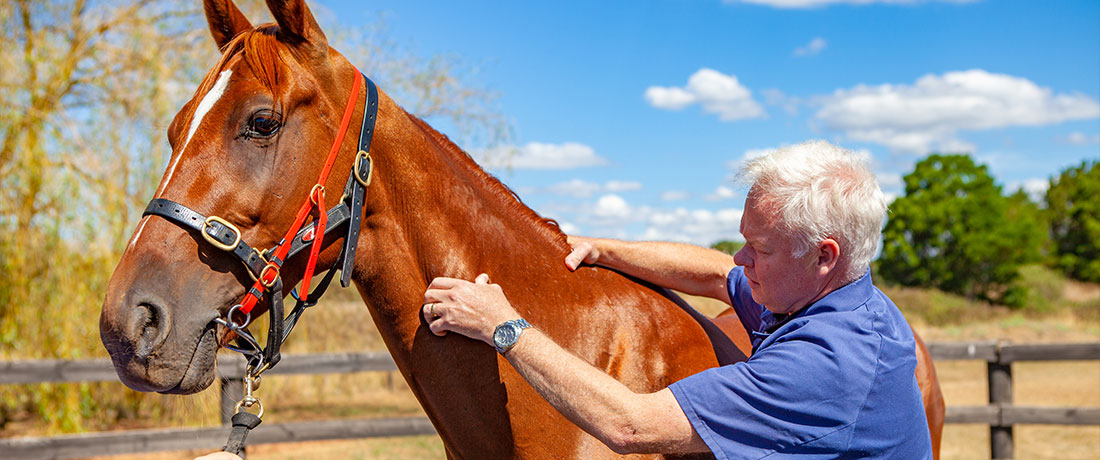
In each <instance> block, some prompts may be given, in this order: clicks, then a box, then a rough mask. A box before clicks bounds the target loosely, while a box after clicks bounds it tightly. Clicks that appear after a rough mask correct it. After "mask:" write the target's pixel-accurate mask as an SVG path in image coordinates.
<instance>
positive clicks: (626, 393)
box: [423, 274, 708, 454]
mask: <svg viewBox="0 0 1100 460" xmlns="http://www.w3.org/2000/svg"><path fill="white" fill-rule="evenodd" d="M424 302H425V305H424V308H423V315H424V318H425V319H426V320H427V321H428V325H429V327H430V328H431V330H432V332H433V333H435V334H437V335H444V334H446V333H447V331H454V332H458V333H460V334H462V335H465V336H467V337H470V338H473V339H477V340H481V341H483V342H485V343H488V344H491V343H492V334H493V330H494V329H495V327H496V326H497V325H498V324H501V323H503V322H505V321H508V320H512V319H516V318H519V314H518V313H516V311H515V309H513V308H512V306H511V305H510V304H509V303H508V300H507V299H506V298H505V297H504V293H503V291H502V290H501V289H500V286H498V285H495V284H489V277H488V276H487V275H484V274H482V275H480V276H478V277H477V279H476V280H475V282H474V283H470V282H468V281H464V280H459V279H453V278H436V279H435V280H433V281H432V284H431V285H430V286H429V287H428V290H427V292H425V294H424ZM505 358H507V359H508V361H509V362H510V363H511V364H512V367H514V368H515V369H516V370H517V371H518V372H519V373H520V375H522V376H523V378H524V379H526V380H527V382H528V383H530V384H531V386H532V387H534V388H535V390H536V391H538V393H539V394H540V395H542V397H543V398H545V399H546V400H547V401H548V402H550V404H551V405H552V406H554V408H555V409H557V410H558V411H559V412H561V413H562V415H565V417H566V418H567V419H569V420H570V421H572V422H573V423H574V424H576V425H577V426H579V427H580V428H581V429H583V430H584V431H586V432H588V433H589V434H591V435H592V436H594V437H596V438H597V439H599V440H600V441H602V442H603V443H604V444H606V445H607V446H608V447H610V448H611V449H612V450H614V451H615V452H618V453H621V454H624V453H635V452H639V453H640V452H646V453H651V452H662V453H687V452H706V451H708V449H707V446H706V444H705V443H704V442H703V440H702V438H700V437H699V435H698V434H697V433H696V432H695V430H694V429H693V428H692V427H691V423H690V422H689V421H688V419H687V416H686V415H684V412H683V410H682V409H681V408H680V405H679V403H678V402H677V401H676V398H675V396H673V394H672V391H671V390H669V389H668V388H665V389H663V390H661V391H658V392H656V393H649V394H638V393H635V392H633V391H632V390H630V389H629V388H627V387H626V386H625V385H623V384H622V383H621V382H619V381H617V380H615V379H614V378H612V377H611V376H609V375H607V374H606V373H604V372H603V371H602V370H600V369H597V368H596V367H594V366H592V365H591V364H588V363H587V362H585V361H583V360H581V359H580V358H578V357H577V356H576V355H573V354H572V353H570V352H568V351H567V350H565V349H563V348H561V347H560V346H559V345H557V344H556V343H554V341H553V340H552V339H550V337H548V336H546V335H545V334H543V333H542V332H540V331H539V330H538V329H537V328H530V329H525V330H524V332H523V333H522V334H521V335H520V338H519V341H518V342H516V345H515V346H514V347H513V348H512V349H511V350H508V351H507V352H506V353H505Z"/></svg>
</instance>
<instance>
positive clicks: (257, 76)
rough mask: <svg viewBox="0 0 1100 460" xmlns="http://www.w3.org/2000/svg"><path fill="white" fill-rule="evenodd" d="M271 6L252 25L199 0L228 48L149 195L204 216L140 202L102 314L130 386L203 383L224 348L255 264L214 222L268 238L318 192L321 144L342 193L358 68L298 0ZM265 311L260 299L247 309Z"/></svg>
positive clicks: (285, 276) (183, 117)
mask: <svg viewBox="0 0 1100 460" xmlns="http://www.w3.org/2000/svg"><path fill="white" fill-rule="evenodd" d="M267 3H268V7H269V9H270V10H271V12H272V14H273V15H274V17H275V20H276V24H265V25H260V26H258V27H253V26H252V24H251V23H250V22H249V21H248V20H247V19H246V18H245V17H244V15H243V14H242V13H241V12H240V10H239V9H238V8H237V7H236V6H235V5H234V4H233V2H232V0H205V1H204V6H205V11H206V17H207V20H208V22H209V25H210V31H211V33H212V35H213V38H214V41H215V42H216V43H217V45H218V47H219V49H221V50H222V53H223V54H222V56H221V58H220V59H219V61H218V63H217V64H216V65H215V66H214V67H213V68H212V69H211V70H210V72H209V73H208V74H207V75H206V77H205V78H204V80H203V81H202V83H201V84H200V85H199V87H198V89H197V90H196V92H195V94H194V96H192V98H191V100H190V101H188V102H187V103H186V104H185V105H184V106H183V108H182V109H181V110H180V111H179V113H178V114H176V116H175V119H174V120H173V121H172V123H171V125H170V126H169V127H168V131H167V137H168V142H169V143H170V144H171V146H172V156H171V158H170V161H169V165H168V167H167V169H166V171H165V173H164V176H163V177H162V179H161V181H160V185H159V187H158V188H157V191H156V193H155V195H154V198H155V200H154V202H156V201H158V200H166V202H174V203H181V204H183V205H184V206H186V207H187V208H189V209H191V210H194V211H195V213H197V214H201V215H205V216H210V218H209V219H208V220H206V221H204V222H200V223H199V224H198V225H199V227H198V228H199V231H195V228H191V229H188V228H186V227H184V226H181V225H179V224H177V223H173V222H170V221H169V220H168V219H166V218H164V217H162V216H159V215H148V213H147V215H146V216H144V217H143V218H142V219H141V221H140V222H139V224H138V226H137V229H136V230H135V231H134V234H133V236H132V237H131V239H130V241H129V244H128V246H127V247H126V250H125V252H124V253H123V255H122V258H121V260H120V261H119V264H118V267H117V268H116V269H115V272H114V274H113V275H112V277H111V280H110V284H109V285H108V288H107V294H106V299H105V300H104V304H103V310H102V313H101V316H100V336H101V338H102V340H103V344H104V346H105V347H106V349H107V350H108V352H109V353H110V355H111V359H112V360H113V362H114V366H115V368H116V370H117V371H118V374H119V376H120V377H121V379H122V381H123V382H124V383H126V385H128V386H129V387H131V388H133V389H136V390H141V391H157V392H162V393H183V394H188V393H194V392H197V391H200V390H202V389H204V388H206V387H207V386H209V385H210V384H211V382H213V379H214V375H215V373H214V370H215V354H216V352H217V349H218V347H219V346H221V345H225V344H227V343H228V341H229V340H231V339H232V338H233V336H234V335H235V334H233V333H232V332H231V331H230V330H229V329H227V328H226V327H225V326H224V325H219V324H218V323H217V322H215V319H218V318H223V317H225V316H226V315H227V314H228V312H229V310H230V309H231V308H232V307H233V306H235V305H238V304H240V303H241V299H242V298H243V297H245V295H246V291H247V290H248V286H251V285H253V279H252V278H253V277H254V276H255V275H256V274H255V273H253V270H250V269H249V268H248V267H246V266H245V265H244V264H242V263H241V261H240V260H239V259H238V258H234V256H233V255H232V252H231V251H227V250H226V248H228V247H229V246H230V245H231V244H235V243H228V242H227V241H224V240H221V241H219V240H217V239H214V238H210V237H207V236H203V234H202V233H203V231H205V230H207V229H210V228H215V227H216V230H220V231H224V232H225V233H227V234H228V235H229V238H228V239H230V240H232V239H234V238H239V239H240V240H243V241H247V242H249V243H250V244H252V245H253V247H256V248H268V247H273V246H276V244H277V243H278V242H279V241H280V239H281V238H282V237H283V236H284V235H283V232H284V231H286V229H287V228H288V227H290V226H291V225H292V222H294V221H295V219H296V212H297V211H299V207H300V206H301V205H302V203H303V200H307V199H314V198H320V195H322V194H323V191H324V189H322V190H319V191H318V190H316V187H314V186H315V184H316V183H317V182H316V181H315V180H314V179H315V178H316V177H317V172H318V171H321V170H322V169H323V168H324V164H325V162H326V161H325V160H326V157H325V152H328V151H329V150H330V148H331V149H332V151H333V152H334V153H335V154H336V155H337V156H338V157H339V158H340V160H341V161H337V162H336V164H335V166H333V169H332V172H333V174H332V175H331V177H332V178H333V179H331V181H330V182H331V184H330V183H328V182H326V183H324V185H325V186H326V187H325V189H329V190H337V191H339V190H340V189H341V188H342V187H343V186H344V182H343V181H344V180H345V179H346V178H347V177H348V174H350V171H351V169H352V167H351V164H352V158H353V157H354V155H355V152H356V148H355V145H353V144H354V142H344V143H341V142H339V141H337V140H336V139H338V138H339V139H342V136H343V134H342V133H338V132H337V125H338V124H339V122H340V120H341V115H342V114H345V113H349V112H350V109H352V108H353V107H352V105H353V104H354V105H355V107H361V106H363V104H364V102H362V101H365V96H363V95H362V94H358V92H357V88H355V87H353V86H352V85H351V82H352V77H353V76H355V77H357V76H358V71H357V70H356V69H355V68H354V66H352V65H351V64H350V63H349V62H347V60H346V59H344V58H343V57H342V56H340V55H339V53H337V52H335V51H334V50H332V49H331V48H330V47H329V45H328V43H327V40H326V38H325V35H324V33H323V32H322V31H321V29H320V28H319V27H318V25H317V22H316V21H315V20H314V18H313V16H312V14H311V12H310V11H309V8H307V7H306V5H305V3H304V1H303V0H286V1H279V0H268V2H267ZM356 81H358V80H356ZM353 91H356V92H353ZM355 94H358V96H356V95H355ZM349 99H351V101H349ZM344 118H347V117H346V116H345V117H344ZM354 129H357V127H355V128H353V130H354ZM351 134H353V133H349V136H348V137H353V136H351ZM333 144H336V145H333ZM357 161H358V160H357ZM329 185H331V186H329ZM333 201H334V200H333ZM330 203H331V201H330ZM320 212H321V213H323V212H324V210H321V211H320ZM299 214H301V213H299ZM315 215H316V214H315ZM299 220H300V219H299ZM219 243H220V244H219ZM339 253H340V250H339V248H338V247H335V246H333V245H331V244H330V245H329V247H326V248H325V249H324V250H321V251H320V254H319V255H318V256H316V257H317V258H318V260H319V263H318V265H320V266H325V265H324V264H326V263H328V264H331V263H334V262H333V261H334V260H335V259H336V258H337V257H338V256H339ZM260 257H261V258H262V257H263V256H260ZM270 258H271V255H270V254H268V255H267V259H270ZM298 259H301V258H298ZM264 262H266V260H264ZM303 266H304V264H303V263H302V262H300V261H297V260H289V261H288V262H287V264H286V266H284V267H281V272H282V273H281V276H282V280H284V281H285V286H287V288H286V289H287V290H289V287H291V286H294V285H295V284H297V283H298V281H299V280H301V279H302V277H303V274H304V272H305V269H304V268H303ZM276 268H279V267H276ZM269 275H270V273H269ZM261 297H262V295H261ZM264 309H265V307H264V304H263V303H262V302H261V303H260V304H259V305H258V306H257V308H256V310H254V311H253V312H252V313H251V314H252V316H258V315H260V314H262V313H263V312H264Z"/></svg>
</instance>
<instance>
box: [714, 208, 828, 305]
mask: <svg viewBox="0 0 1100 460" xmlns="http://www.w3.org/2000/svg"><path fill="white" fill-rule="evenodd" d="M776 220H777V219H776V216H775V215H774V212H772V211H771V210H770V209H767V206H762V205H761V204H760V200H758V199H757V198H756V195H755V194H754V193H749V198H748V199H746V200H745V213H744V215H742V216H741V234H742V235H743V236H744V237H745V246H744V247H742V248H741V250H740V251H737V254H735V255H734V262H735V263H737V265H740V266H743V267H745V277H746V278H748V280H749V287H750V288H751V289H752V298H753V300H755V301H756V302H757V303H759V304H761V305H764V306H765V307H767V309H768V310H771V312H772V313H778V314H784V313H792V312H795V311H797V310H799V309H801V308H802V307H804V306H806V305H807V304H809V303H810V302H812V301H815V300H817V299H818V298H820V297H821V294H822V290H823V289H824V285H823V281H822V279H821V277H820V276H819V274H820V271H819V266H818V263H817V262H818V254H819V251H818V250H816V249H814V248H811V249H810V250H809V251H808V252H807V253H806V254H805V255H803V256H801V257H795V256H794V255H793V254H794V249H795V241H794V238H793V237H792V236H791V235H789V234H787V233H786V232H783V231H781V230H780V229H778V228H777V223H776Z"/></svg>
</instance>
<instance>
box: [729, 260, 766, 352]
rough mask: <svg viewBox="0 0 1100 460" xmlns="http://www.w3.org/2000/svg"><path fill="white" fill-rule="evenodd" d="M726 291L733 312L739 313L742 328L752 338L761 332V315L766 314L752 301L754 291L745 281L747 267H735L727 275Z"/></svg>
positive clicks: (761, 307)
mask: <svg viewBox="0 0 1100 460" xmlns="http://www.w3.org/2000/svg"><path fill="white" fill-rule="evenodd" d="M726 291H728V292H729V295H730V301H732V302H733V310H734V311H735V312H737V318H739V319H740V320H741V326H742V327H744V328H745V333H747V334H749V337H752V333H753V332H754V331H759V330H760V315H761V314H762V313H764V306H763V305H760V304H758V303H756V301H755V300H752V290H751V289H750V288H749V283H748V280H746V279H745V267H733V269H732V270H730V272H729V274H728V275H726Z"/></svg>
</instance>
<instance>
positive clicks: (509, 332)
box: [493, 324, 518, 348]
mask: <svg viewBox="0 0 1100 460" xmlns="http://www.w3.org/2000/svg"><path fill="white" fill-rule="evenodd" d="M516 329H518V328H517V327H515V326H514V325H511V324H508V325H506V326H504V327H499V328H497V330H496V332H494V333H493V342H494V343H496V345H497V347H500V348H504V347H507V346H508V345H511V344H512V343H513V342H515V341H516Z"/></svg>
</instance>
